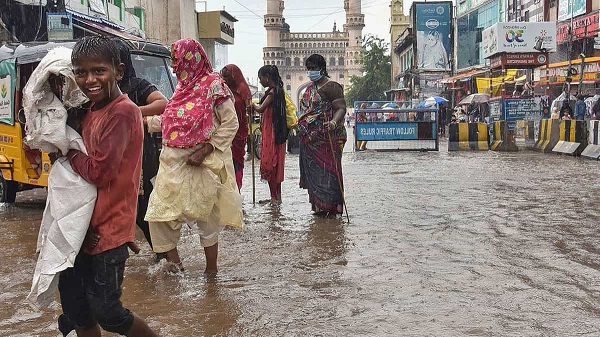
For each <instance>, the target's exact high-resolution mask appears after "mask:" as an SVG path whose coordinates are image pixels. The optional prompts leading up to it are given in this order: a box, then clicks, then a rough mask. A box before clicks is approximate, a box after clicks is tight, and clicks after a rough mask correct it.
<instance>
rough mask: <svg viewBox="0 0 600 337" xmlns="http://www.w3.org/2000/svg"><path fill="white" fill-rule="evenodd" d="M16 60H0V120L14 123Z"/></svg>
mask: <svg viewBox="0 0 600 337" xmlns="http://www.w3.org/2000/svg"><path fill="white" fill-rule="evenodd" d="M16 75H17V74H16V62H15V59H8V60H4V61H2V62H0V122H1V123H5V124H10V125H14V124H15V116H14V114H13V111H14V105H13V104H14V102H13V100H14V97H15V86H16V79H17V76H16Z"/></svg>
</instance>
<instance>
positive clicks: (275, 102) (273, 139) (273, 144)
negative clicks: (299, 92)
mask: <svg viewBox="0 0 600 337" xmlns="http://www.w3.org/2000/svg"><path fill="white" fill-rule="evenodd" d="M258 78H259V79H260V84H261V85H262V86H263V87H265V88H268V89H267V91H266V92H265V94H264V95H263V97H262V98H261V99H260V102H259V104H254V110H256V112H258V113H260V114H262V115H263V117H262V138H261V150H260V151H261V152H260V176H261V178H262V179H264V180H266V181H267V182H268V183H269V189H270V191H271V203H272V204H275V205H278V204H280V203H281V183H282V182H283V169H284V166H285V150H286V149H285V142H286V140H287V137H288V129H287V124H286V120H285V96H284V92H283V81H282V80H281V76H279V70H278V69H277V67H276V66H274V65H266V66H263V67H261V68H260V69H259V70H258Z"/></svg>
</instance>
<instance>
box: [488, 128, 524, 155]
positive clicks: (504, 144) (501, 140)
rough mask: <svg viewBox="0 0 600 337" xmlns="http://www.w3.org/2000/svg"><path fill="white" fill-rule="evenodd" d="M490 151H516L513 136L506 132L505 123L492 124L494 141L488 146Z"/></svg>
mask: <svg viewBox="0 0 600 337" xmlns="http://www.w3.org/2000/svg"><path fill="white" fill-rule="evenodd" d="M490 150H492V151H518V150H519V148H517V145H516V144H515V140H514V135H513V134H512V133H511V132H509V131H508V125H507V124H506V121H496V122H494V141H493V142H492V145H490Z"/></svg>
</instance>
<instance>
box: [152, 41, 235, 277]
mask: <svg viewBox="0 0 600 337" xmlns="http://www.w3.org/2000/svg"><path fill="white" fill-rule="evenodd" d="M172 54H173V57H172V62H173V71H174V72H175V74H176V75H177V80H178V83H177V88H176V89H175V93H174V94H173V97H172V98H171V99H170V100H169V103H168V104H167V107H166V108H165V112H163V114H162V115H161V116H160V122H161V128H162V135H163V148H162V152H161V154H160V166H159V168H158V174H157V175H156V181H155V185H154V190H153V191H152V194H151V195H150V201H149V203H148V211H147V212H146V221H148V222H149V224H150V235H151V236H152V243H153V246H154V247H153V248H154V252H155V253H166V259H167V261H168V262H169V264H168V265H167V268H168V271H169V272H180V271H183V270H184V268H183V263H182V262H181V259H180V257H179V251H178V250H177V243H178V242H179V237H180V235H181V226H182V225H183V224H184V223H188V222H189V223H191V222H195V223H196V224H197V225H198V227H199V229H200V245H201V246H202V247H203V248H204V255H205V257H206V267H205V269H204V273H205V275H207V276H212V275H215V274H216V273H217V271H218V270H217V257H218V252H219V233H220V232H221V230H223V228H224V227H225V226H226V225H228V226H233V227H238V228H241V227H242V202H241V196H240V194H239V191H238V190H237V187H236V182H235V173H234V170H233V159H232V157H231V143H232V141H233V139H234V138H235V135H236V133H237V130H238V119H237V116H236V113H235V107H234V104H233V100H232V96H231V92H230V90H229V89H228V88H227V86H226V85H225V82H224V81H223V79H222V78H221V76H220V75H219V74H218V73H215V72H213V68H212V65H211V63H210V60H209V59H208V57H207V56H206V52H205V51H204V48H203V47H202V45H201V44H200V42H198V41H196V40H194V39H190V38H185V39H181V40H178V41H175V42H174V43H173V46H172ZM150 122H152V121H150ZM150 122H149V125H150V124H152V123H150Z"/></svg>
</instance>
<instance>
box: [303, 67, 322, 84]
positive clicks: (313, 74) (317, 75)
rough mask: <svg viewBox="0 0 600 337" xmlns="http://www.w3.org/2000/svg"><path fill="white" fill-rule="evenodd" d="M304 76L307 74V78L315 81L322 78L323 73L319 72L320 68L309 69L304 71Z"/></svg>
mask: <svg viewBox="0 0 600 337" xmlns="http://www.w3.org/2000/svg"><path fill="white" fill-rule="evenodd" d="M306 76H308V79H310V80H311V81H313V82H316V81H318V80H320V79H321V78H323V75H322V74H321V71H320V70H309V71H307V72H306Z"/></svg>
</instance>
